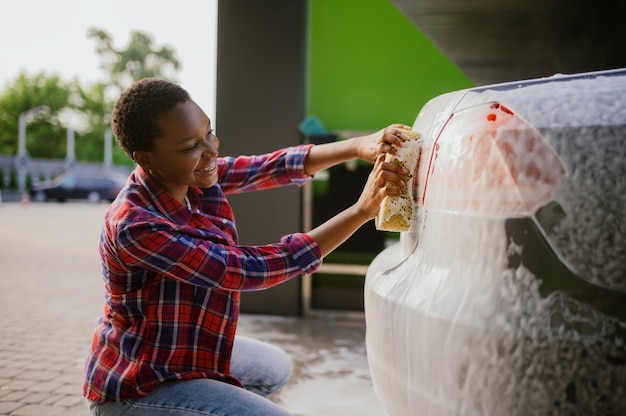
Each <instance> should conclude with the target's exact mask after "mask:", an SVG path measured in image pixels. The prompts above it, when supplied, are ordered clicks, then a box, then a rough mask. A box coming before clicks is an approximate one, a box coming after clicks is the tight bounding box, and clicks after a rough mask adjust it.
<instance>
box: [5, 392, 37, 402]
mask: <svg viewBox="0 0 626 416" xmlns="http://www.w3.org/2000/svg"><path fill="white" fill-rule="evenodd" d="M3 391H4V390H3ZM6 392H7V393H8V394H6V395H4V396H2V397H0V401H3V402H19V401H20V400H21V399H23V398H24V397H26V396H28V395H29V394H32V393H30V392H28V391H24V390H20V391H11V390H6Z"/></svg>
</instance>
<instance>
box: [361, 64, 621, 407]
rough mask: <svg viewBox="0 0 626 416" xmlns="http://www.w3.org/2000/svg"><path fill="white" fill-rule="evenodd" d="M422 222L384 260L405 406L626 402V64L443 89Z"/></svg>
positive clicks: (383, 316) (386, 363) (388, 383)
mask: <svg viewBox="0 0 626 416" xmlns="http://www.w3.org/2000/svg"><path fill="white" fill-rule="evenodd" d="M413 130H416V131H418V132H420V133H421V134H422V137H423V139H424V142H423V147H422V153H421V160H420V164H419V167H418V168H417V169H416V170H417V172H415V173H414V174H415V175H416V178H417V179H416V180H414V182H415V183H414V185H415V184H416V185H417V186H415V187H414V189H415V191H416V192H415V195H416V200H415V205H414V207H415V208H416V209H415V210H414V211H417V215H416V217H415V218H414V221H413V224H412V227H411V229H409V230H408V231H407V232H403V233H401V236H400V242H398V243H396V244H394V245H392V246H390V247H388V248H386V249H384V250H383V251H382V252H381V253H380V254H379V255H378V256H377V257H376V258H375V259H374V261H373V262H372V263H371V265H370V266H369V269H368V272H367V277H366V284H365V317H366V322H367V339H366V344H367V355H368V361H369V366H370V371H371V374H372V380H373V384H374V389H375V391H376V393H377V395H378V397H379V398H380V399H381V401H382V402H383V404H384V405H385V407H386V408H387V410H388V412H389V414H390V415H394V416H410V415H420V416H444V415H449V416H453V415H454V416H459V415H463V416H484V415H494V416H499V415H507V416H529V415H585V416H592V415H597V416H599V415H626V220H625V219H624V215H625V214H626V69H622V70H612V71H602V72H594V73H587V74H575V75H555V76H552V77H547V78H541V79H535V80H527V81H519V82H511V83H506V84H497V85H489V86H482V87H477V88H471V89H468V90H462V91H455V92H451V93H448V94H444V95H441V96H438V97H435V98H434V99H432V100H431V101H429V102H428V103H427V104H426V105H425V106H424V107H423V108H422V110H421V111H420V113H419V115H418V116H417V118H416V120H415V124H414V125H413Z"/></svg>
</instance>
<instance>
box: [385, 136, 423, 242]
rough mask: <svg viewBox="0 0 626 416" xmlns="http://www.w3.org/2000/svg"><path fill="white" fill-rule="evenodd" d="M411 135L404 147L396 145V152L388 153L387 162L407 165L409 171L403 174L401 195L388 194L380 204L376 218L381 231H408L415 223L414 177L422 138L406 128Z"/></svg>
mask: <svg viewBox="0 0 626 416" xmlns="http://www.w3.org/2000/svg"><path fill="white" fill-rule="evenodd" d="M406 134H407V135H408V136H409V137H410V139H409V140H406V141H405V142H404V146H403V147H395V146H394V148H395V149H396V154H395V155H392V154H390V153H387V155H386V156H385V162H391V163H395V164H397V165H400V166H403V167H405V168H406V169H407V170H408V171H409V173H408V174H406V175H402V178H401V179H402V180H403V181H404V183H405V184H406V186H405V187H404V188H403V189H402V191H401V193H400V195H388V196H386V197H385V198H384V199H383V202H382V203H381V204H380V209H379V211H378V215H377V216H376V219H375V225H376V229H378V230H381V231H397V232H402V231H408V230H409V229H410V228H411V224H413V219H414V218H415V214H416V212H415V211H416V207H415V198H414V196H413V179H414V176H415V172H416V167H417V164H418V162H419V156H420V149H421V147H422V142H423V140H422V138H421V136H420V134H419V133H418V132H416V131H413V130H406Z"/></svg>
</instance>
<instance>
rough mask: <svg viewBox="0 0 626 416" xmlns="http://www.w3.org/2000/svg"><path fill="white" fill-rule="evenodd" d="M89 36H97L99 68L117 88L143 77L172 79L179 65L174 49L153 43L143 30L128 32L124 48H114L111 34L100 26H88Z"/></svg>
mask: <svg viewBox="0 0 626 416" xmlns="http://www.w3.org/2000/svg"><path fill="white" fill-rule="evenodd" d="M88 36H89V37H90V38H92V39H95V40H96V52H97V53H98V55H99V56H100V58H101V62H102V63H101V65H100V66H101V68H102V69H104V70H105V71H106V72H107V74H108V75H109V76H110V80H111V83H112V85H115V86H117V87H118V88H120V89H124V88H126V87H127V86H129V85H130V84H131V83H132V82H133V81H137V80H139V79H142V78H146V77H160V78H167V79H171V80H174V74H175V72H176V71H177V70H178V69H180V67H181V64H180V62H179V61H178V59H177V58H176V52H175V51H174V49H172V48H171V47H169V46H161V47H157V46H155V45H154V41H153V39H152V37H151V36H149V35H147V34H146V33H142V32H131V34H130V40H129V42H128V45H127V46H126V49H116V48H115V47H114V46H113V39H112V38H111V36H110V35H109V34H108V33H107V32H105V31H104V30H102V29H98V28H91V29H89V31H88Z"/></svg>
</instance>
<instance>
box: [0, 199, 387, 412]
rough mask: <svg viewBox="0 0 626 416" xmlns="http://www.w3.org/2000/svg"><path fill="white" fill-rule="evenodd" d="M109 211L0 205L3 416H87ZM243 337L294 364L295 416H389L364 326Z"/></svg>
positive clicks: (326, 318) (309, 321)
mask: <svg viewBox="0 0 626 416" xmlns="http://www.w3.org/2000/svg"><path fill="white" fill-rule="evenodd" d="M105 209H106V205H105V204H84V203H68V204H58V203H30V204H27V205H23V204H21V203H19V202H14V203H7V202H6V199H5V202H0V322H2V325H1V328H2V330H1V332H0V416H2V415H12V416H38V415H42V416H43V415H46V416H55V415H62V416H88V414H89V413H88V412H87V410H86V406H85V404H84V402H83V399H82V396H81V394H80V389H81V375H82V369H83V361H84V359H85V354H86V350H87V348H88V346H89V343H90V338H91V333H92V331H93V328H94V324H95V321H96V319H97V317H98V315H99V313H100V311H101V309H102V282H101V278H100V263H99V259H98V253H97V245H98V234H99V230H100V227H101V223H102V216H103V214H104V211H105ZM239 333H240V334H242V335H248V336H252V337H256V338H257V339H261V340H264V341H269V342H272V343H275V344H276V345H279V346H280V347H282V348H283V349H285V350H286V351H287V352H288V353H289V354H290V355H291V357H292V359H293V360H294V364H295V370H294V374H293V376H292V378H291V380H290V381H289V383H288V384H287V385H286V386H285V387H284V388H283V390H281V391H280V392H279V393H278V394H277V395H276V396H275V397H273V400H274V401H276V402H278V403H280V404H281V405H283V406H284V407H285V408H287V409H288V410H289V411H291V412H292V413H293V414H294V415H299V416H313V415H324V416H334V415H342V416H344V415H366V416H384V415H386V412H385V411H384V409H383V407H382V405H381V404H380V402H379V401H378V399H377V398H376V396H375V394H374V392H373V390H372V384H371V380H370V375H369V370H368V367H367V358H366V351H365V342H364V340H365V323H364V320H363V318H359V317H358V316H357V317H355V316H351V317H343V316H341V315H335V314H327V315H322V316H320V317H315V318H297V317H279V316H262V315H247V314H246V315H242V316H241V319H240V325H239Z"/></svg>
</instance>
